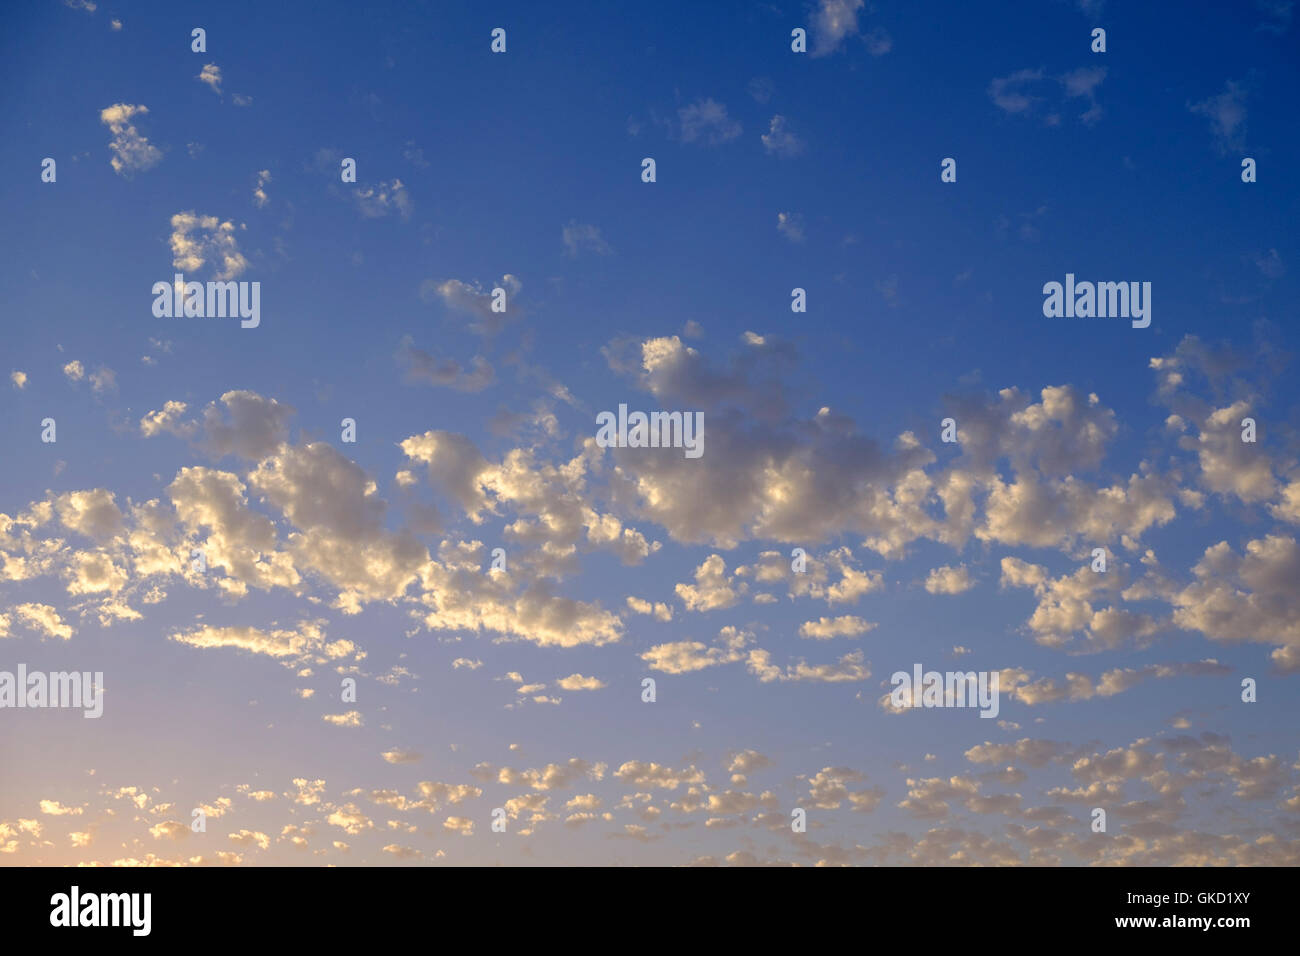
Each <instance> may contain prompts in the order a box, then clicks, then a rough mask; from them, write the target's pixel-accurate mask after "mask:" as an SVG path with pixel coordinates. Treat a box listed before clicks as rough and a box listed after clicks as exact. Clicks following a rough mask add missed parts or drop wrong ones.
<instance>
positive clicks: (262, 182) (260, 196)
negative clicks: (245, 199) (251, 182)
mask: <svg viewBox="0 0 1300 956" xmlns="http://www.w3.org/2000/svg"><path fill="white" fill-rule="evenodd" d="M270 181H271V171H270V170H269V169H263V170H261V171H260V172H259V173H258V174H257V185H256V186H254V187H253V204H254V205H255V206H257V208H258V209H261V208H263V207H264V206H265V205H266V204H267V203H269V202H270V201H271V197H270V196H268V195H267V194H266V184H267V183H269V182H270Z"/></svg>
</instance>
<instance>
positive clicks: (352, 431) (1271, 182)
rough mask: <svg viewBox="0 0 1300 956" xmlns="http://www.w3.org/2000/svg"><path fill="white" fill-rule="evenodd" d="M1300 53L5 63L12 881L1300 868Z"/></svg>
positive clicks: (388, 22) (2, 796) (844, 19)
mask: <svg viewBox="0 0 1300 956" xmlns="http://www.w3.org/2000/svg"><path fill="white" fill-rule="evenodd" d="M1294 6H1295V4H1294V2H1293V0H1256V2H1238V3H1191V4H1188V5H1185V7H1184V8H1181V9H1180V12H1179V15H1178V17H1177V18H1171V17H1170V16H1169V15H1168V14H1167V13H1166V12H1165V11H1164V10H1162V9H1160V8H1159V5H1150V6H1149V7H1143V6H1134V5H1125V4H1120V3H1115V2H1113V0H1112V2H1103V0H1079V2H1071V0H1034V2H1012V3H1008V4H1004V5H1000V6H999V9H998V11H997V12H996V13H990V11H989V10H988V9H984V8H979V7H977V6H975V5H969V4H960V3H940V4H927V5H924V6H922V5H914V4H906V3H893V2H883V0H882V2H878V3H872V4H868V3H866V2H864V0H815V2H805V3H799V2H784V3H725V2H724V3H714V4H703V5H701V4H672V3H661V4H647V5H635V4H614V5H611V4H594V3H560V4H524V3H519V4H515V3H493V4H481V3H439V4H431V3H382V2H380V3H373V4H360V5H343V4H317V3H312V4H307V3H284V4H274V5H271V6H270V7H268V6H267V5H265V4H255V3H243V2H230V3H222V4H212V5H203V4H195V5H190V6H187V7H177V6H175V5H171V4H162V3H135V4H131V5H129V7H128V6H127V5H120V6H119V5H115V4H113V3H111V2H107V0H105V2H100V0H94V2H91V0H46V2H33V3H28V4H21V5H19V4H13V5H9V6H6V8H5V10H4V12H3V14H0V18H2V23H3V29H0V101H2V102H3V110H0V117H2V119H0V123H2V124H3V129H2V132H3V142H4V143H5V148H4V149H3V150H2V151H0V174H2V176H3V186H0V214H2V215H3V220H4V222H5V228H4V229H3V230H0V302H3V307H4V313H5V315H4V334H3V339H2V340H0V341H3V358H2V359H0V373H2V374H3V375H4V378H3V379H0V403H2V405H0V438H2V439H3V443H4V445H3V447H4V448H5V449H6V450H7V454H5V455H4V457H3V459H2V464H0V468H2V470H0V863H2V864H5V865H31V864H39V865H76V864H86V865H214V866H224V865H244V866H259V865H302V866H327V865H338V866H349V865H366V866H376V865H408V866H409V865H498V864H504V865H653V866H676V865H844V864H849V865H935V866H937V865H945V866H946V865H973V864H979V865H1075V866H1077V865H1224V866H1228V865H1295V864H1296V863H1300V740H1298V734H1297V731H1296V728H1297V727H1298V726H1300V697H1298V696H1297V694H1296V681H1297V679H1298V676H1297V675H1298V674H1300V587H1298V585H1300V544H1297V535H1298V534H1300V388H1298V387H1297V385H1296V377H1295V363H1294V358H1293V356H1294V353H1295V351H1296V347H1297V344H1300V343H1298V341H1297V340H1298V339H1300V336H1298V334H1297V326H1296V317H1297V316H1296V309H1295V302H1296V299H1297V295H1298V294H1300V289H1298V288H1297V283H1296V275H1297V245H1296V238H1297V230H1296V228H1295V225H1294V223H1295V222H1296V221H1297V218H1298V217H1300V202H1298V201H1297V200H1298V198H1300V190H1298V189H1297V186H1296V181H1295V176H1294V173H1293V171H1292V170H1291V168H1290V167H1288V166H1287V165H1286V164H1287V163H1288V162H1290V159H1289V157H1293V156H1294V155H1295V153H1296V151H1297V148H1298V147H1300V133H1298V132H1297V128H1296V124H1295V120H1294V103H1295V101H1296V95H1297V92H1300V84H1298V83H1297V67H1298V66H1300V59H1298V58H1297V57H1296V49H1297V46H1296V40H1297V32H1296V31H1297V28H1296V26H1295V24H1294V19H1295V17H1294V13H1295V10H1294ZM196 28H201V29H202V31H204V32H203V34H202V43H200V42H199V41H198V40H197V39H195V37H194V34H193V31H194V30H195V29H196ZM498 29H499V30H502V31H504V34H503V35H502V34H498V35H497V36H498V37H499V38H500V37H503V39H498V40H496V41H494V32H493V31H494V30H498ZM1098 29H1100V30H1103V31H1104V38H1103V39H1102V40H1099V39H1098V37H1099V36H1100V35H1098V34H1096V33H1095V32H1094V31H1096V30H1098ZM796 30H799V31H803V35H804V40H803V45H804V47H805V49H803V50H801V51H797V50H796V49H795V47H796V46H799V45H800V40H799V38H798V37H797V36H796V35H795V34H794V33H793V31H796ZM1103 40H1104V42H1103ZM494 42H495V44H496V45H497V46H498V47H500V46H501V44H502V43H504V50H501V51H500V52H498V51H495V50H494V49H493V46H494ZM1102 45H1104V50H1103V49H1094V48H1095V47H1100V46H1102ZM196 46H199V47H201V49H199V50H196V49H195V47H196ZM646 159H652V160H653V161H654V163H653V176H650V174H649V173H648V172H647V171H646V169H647V165H648V164H646V163H645V162H644V161H645V160H646ZM49 160H52V161H53V163H52V164H51V163H50V162H48V161H49ZM348 160H351V161H352V164H349V163H348V162H347V161H348ZM948 160H952V162H951V163H947V162H946V161H948ZM1246 160H1250V161H1251V162H1250V163H1245V161H1246ZM1243 164H1244V165H1245V166H1249V167H1250V172H1247V171H1244V165H1243ZM352 165H354V167H355V177H354V179H349V177H348V176H347V175H346V174H345V169H346V168H349V167H350V166H352ZM945 166H946V168H947V169H949V170H950V171H951V174H949V175H945V174H944V170H945ZM647 180H651V181H647ZM1247 180H1249V181H1247ZM177 273H181V274H182V275H183V281H186V282H199V283H210V282H211V283H215V282H236V283H246V284H248V285H245V286H244V288H245V289H246V290H250V291H251V289H252V285H251V284H252V283H256V287H257V290H258V296H259V298H258V302H259V308H258V314H257V318H256V323H255V325H253V324H252V320H251V319H250V320H248V321H247V324H249V325H250V327H245V325H246V323H245V322H241V319H240V318H239V317H237V316H229V315H227V316H211V317H204V316H200V315H189V316H185V315H181V316H171V317H168V316H166V315H161V316H160V315H158V314H157V312H156V305H155V300H156V299H159V298H160V297H159V296H158V295H156V294H155V292H154V287H155V284H159V283H161V284H162V286H163V288H166V287H168V286H169V285H170V284H171V283H173V281H174V278H175V276H176V274H177ZM1067 275H1069V276H1072V277H1073V279H1072V280H1070V281H1077V282H1079V283H1083V282H1093V283H1101V282H1122V283H1135V284H1136V285H1135V286H1134V288H1137V289H1143V288H1146V289H1149V290H1150V291H1149V293H1148V294H1147V295H1146V296H1145V297H1144V299H1143V302H1144V305H1145V306H1149V313H1148V315H1149V318H1150V324H1149V325H1147V326H1146V327H1136V326H1135V325H1134V323H1133V322H1132V321H1130V318H1129V317H1127V316H1108V317H1076V316H1070V317H1060V316H1049V315H1047V314H1046V310H1045V299H1046V298H1047V295H1046V293H1047V289H1046V288H1045V287H1046V286H1047V284H1049V283H1052V282H1057V283H1062V284H1064V283H1066V282H1067V278H1066V277H1067ZM1147 283H1149V286H1148V285H1145V284H1147ZM494 290H500V291H494ZM795 290H802V296H801V297H800V298H802V300H803V302H804V304H805V306H806V308H805V310H803V311H795V309H794V305H795V302H796V298H795ZM161 298H163V299H167V298H169V296H168V295H163V296H161ZM494 300H496V301H498V302H501V303H503V304H504V310H503V311H494V309H493V302H494ZM1139 325H1140V323H1139ZM620 405H623V406H626V407H627V409H628V410H630V411H641V412H645V413H650V412H656V411H659V412H682V413H688V414H695V413H698V414H699V415H700V416H701V420H702V422H703V433H702V434H703V445H702V448H703V452H702V454H700V455H699V456H698V457H692V456H689V455H687V454H685V449H683V448H681V447H658V448H638V447H610V446H609V443H608V442H605V441H604V440H603V439H601V438H600V436H599V429H598V425H597V418H598V416H599V415H601V413H602V412H613V413H615V414H617V411H618V409H619V407H620ZM949 419H950V420H951V426H952V427H951V428H950V429H948V431H949V434H948V435H947V437H948V438H952V439H954V440H951V441H946V440H945V434H944V433H945V427H944V426H945V422H946V421H947V420H949ZM1246 419H1250V420H1251V422H1252V423H1253V425H1252V426H1250V427H1249V428H1248V427H1247V426H1245V425H1244V424H1243V422H1244V420H1246ZM349 421H350V423H351V426H350V427H349V426H348V425H347V424H345V423H347V422H349ZM51 422H52V424H51ZM1248 432H1251V433H1252V434H1250V437H1252V438H1253V439H1254V440H1253V441H1251V440H1246V436H1247V433H1248ZM352 438H354V439H355V440H348V439H352ZM49 439H53V440H49ZM496 549H500V551H496ZM796 549H798V550H796ZM1097 549H1100V553H1101V555H1102V556H1103V558H1104V561H1105V566H1104V570H1103V569H1101V567H1100V566H1099V565H1098V559H1097V557H1096V555H1097V553H1098V551H1097ZM494 554H495V557H494ZM494 562H495V563H496V565H497V567H495V568H494V567H493V565H494ZM19 665H23V666H24V667H25V668H26V670H27V671H28V672H29V673H30V672H44V673H51V672H76V673H85V674H92V675H94V674H98V675H100V676H99V677H98V678H96V681H97V686H100V687H102V714H101V715H100V716H98V717H95V718H89V719H88V718H87V717H86V716H84V715H83V710H82V709H80V708H72V707H63V708H54V707H47V708H39V707H36V708H21V709H20V708H16V707H9V706H3V704H4V701H3V696H2V694H3V679H4V678H3V672H13V673H16V672H17V669H18V667H19ZM917 666H919V667H920V668H922V670H923V671H936V672H940V673H945V672H955V673H975V674H977V675H983V677H984V678H987V679H989V680H992V679H993V678H994V677H996V680H997V682H998V688H999V690H998V694H997V707H996V713H992V712H990V713H989V714H988V716H987V717H986V716H983V715H982V713H981V709H980V708H973V707H961V706H956V704H958V703H959V701H957V700H954V699H952V698H951V697H949V698H947V699H942V700H939V701H936V702H937V703H940V704H945V705H946V706H933V707H927V706H906V704H908V703H910V699H909V698H899V697H897V695H896V694H895V682H894V681H893V680H892V676H893V675H894V674H896V673H898V672H905V673H907V674H911V673H912V672H913V669H914V667H917ZM647 679H649V680H652V681H653V700H648V699H646V698H647V697H649V696H650V692H649V689H648V687H647V685H646V683H645V681H646V680H647ZM917 696H918V703H920V702H921V701H920V699H919V698H920V695H919V694H918V695H917ZM900 700H901V701H902V703H903V704H904V706H899V703H900ZM985 710H988V708H986V709H985ZM1099 810H1100V811H1104V813H1103V815H1102V816H1103V818H1104V819H1101V822H1102V824H1103V827H1104V828H1099V826H1098V823H1099V817H1098V813H1097V811H1099ZM494 823H495V824H496V826H495V827H494Z"/></svg>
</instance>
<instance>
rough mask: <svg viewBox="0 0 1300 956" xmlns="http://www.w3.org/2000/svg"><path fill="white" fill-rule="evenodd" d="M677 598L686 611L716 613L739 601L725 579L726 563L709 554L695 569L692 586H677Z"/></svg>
mask: <svg viewBox="0 0 1300 956" xmlns="http://www.w3.org/2000/svg"><path fill="white" fill-rule="evenodd" d="M676 591H677V596H678V597H679V598H681V600H682V603H684V604H685V605H686V609H687V610H688V611H716V610H719V609H722V608H728V607H731V606H732V605H733V604H735V603H736V601H737V600H739V597H738V595H737V593H736V591H735V590H734V589H733V588H732V585H731V582H730V581H729V580H728V579H727V563H726V562H725V561H724V560H723V559H722V555H720V554H711V555H709V557H708V558H706V559H705V561H704V563H703V564H701V565H700V566H699V567H698V568H696V569H695V583H694V584H684V583H683V584H678V585H677V587H676Z"/></svg>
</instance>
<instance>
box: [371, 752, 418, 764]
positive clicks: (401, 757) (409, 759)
mask: <svg viewBox="0 0 1300 956" xmlns="http://www.w3.org/2000/svg"><path fill="white" fill-rule="evenodd" d="M380 756H381V757H383V758H384V759H385V760H387V761H388V762H389V763H415V762H416V761H418V760H419V759H420V754H418V753H416V752H415V751H414V750H401V749H397V750H385V751H384V752H383V753H382V754H380Z"/></svg>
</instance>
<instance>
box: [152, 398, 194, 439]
mask: <svg viewBox="0 0 1300 956" xmlns="http://www.w3.org/2000/svg"><path fill="white" fill-rule="evenodd" d="M187 408H188V406H187V405H186V404H185V403H184V402H176V401H168V402H166V403H165V404H164V405H163V407H162V408H161V409H158V410H156V411H152V412H150V413H149V414H147V415H145V416H144V417H143V418H141V419H140V434H142V435H143V436H144V437H145V438H152V437H154V436H155V435H160V434H163V433H164V432H165V433H167V434H169V435H175V436H177V437H178V438H192V437H193V436H194V433H195V431H197V429H198V424H197V423H196V422H184V421H182V420H181V418H182V416H184V414H185V411H186V409H187Z"/></svg>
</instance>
